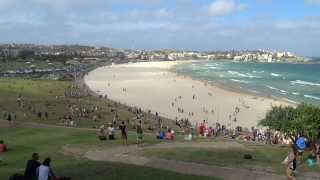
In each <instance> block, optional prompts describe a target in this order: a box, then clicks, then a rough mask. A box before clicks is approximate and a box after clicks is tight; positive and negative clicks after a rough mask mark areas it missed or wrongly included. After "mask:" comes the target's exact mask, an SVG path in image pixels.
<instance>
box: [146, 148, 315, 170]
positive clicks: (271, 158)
mask: <svg viewBox="0 0 320 180" xmlns="http://www.w3.org/2000/svg"><path fill="white" fill-rule="evenodd" d="M208 143H210V142H208ZM212 143H214V142H212ZM287 152H288V147H279V146H277V147H275V146H265V145H252V144H251V145H250V144H245V148H229V149H226V148H224V149H218V148H167V149H163V148H161V149H156V148H152V149H145V150H144V155H145V156H148V157H157V158H163V159H174V160H180V161H186V162H195V163H202V164H208V165H217V166H225V167H236V168H244V169H254V170H258V171H265V172H271V173H277V174H283V171H284V166H283V164H281V162H282V161H283V159H284V158H285V157H286V155H287ZM244 154H251V155H252V156H253V159H251V160H246V159H244V158H243V155H244ZM307 155H308V154H307V153H305V156H307ZM305 159H306V157H305ZM299 169H300V170H301V171H303V172H305V171H320V168H317V167H315V168H312V169H310V168H308V167H307V166H306V165H305V164H303V165H301V166H299Z"/></svg>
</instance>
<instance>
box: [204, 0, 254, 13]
mask: <svg viewBox="0 0 320 180" xmlns="http://www.w3.org/2000/svg"><path fill="white" fill-rule="evenodd" d="M247 8H248V5H247V4H242V3H240V4H239V3H237V2H236V1H235V0H215V1H213V2H212V3H211V4H210V5H209V7H208V8H207V11H208V14H209V15H211V16H226V15H230V14H232V13H234V12H236V11H243V10H246V9H247Z"/></svg>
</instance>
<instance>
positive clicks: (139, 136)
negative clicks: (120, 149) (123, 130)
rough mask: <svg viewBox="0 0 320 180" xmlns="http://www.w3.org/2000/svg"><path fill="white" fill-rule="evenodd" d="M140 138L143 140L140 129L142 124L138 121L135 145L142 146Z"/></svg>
mask: <svg viewBox="0 0 320 180" xmlns="http://www.w3.org/2000/svg"><path fill="white" fill-rule="evenodd" d="M142 138H143V129H142V122H141V120H140V121H139V124H138V125H137V145H138V146H139V145H142Z"/></svg>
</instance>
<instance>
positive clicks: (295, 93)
mask: <svg viewBox="0 0 320 180" xmlns="http://www.w3.org/2000/svg"><path fill="white" fill-rule="evenodd" d="M292 94H293V95H296V96H299V95H300V93H298V92H293V93H292Z"/></svg>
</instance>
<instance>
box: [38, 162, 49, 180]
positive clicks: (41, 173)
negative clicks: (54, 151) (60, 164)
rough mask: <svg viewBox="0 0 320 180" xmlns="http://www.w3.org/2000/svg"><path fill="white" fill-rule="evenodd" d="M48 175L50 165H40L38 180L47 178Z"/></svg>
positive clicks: (46, 179)
mask: <svg viewBox="0 0 320 180" xmlns="http://www.w3.org/2000/svg"><path fill="white" fill-rule="evenodd" d="M49 175H50V167H48V166H44V165H40V167H39V175H38V180H48V179H49Z"/></svg>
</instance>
